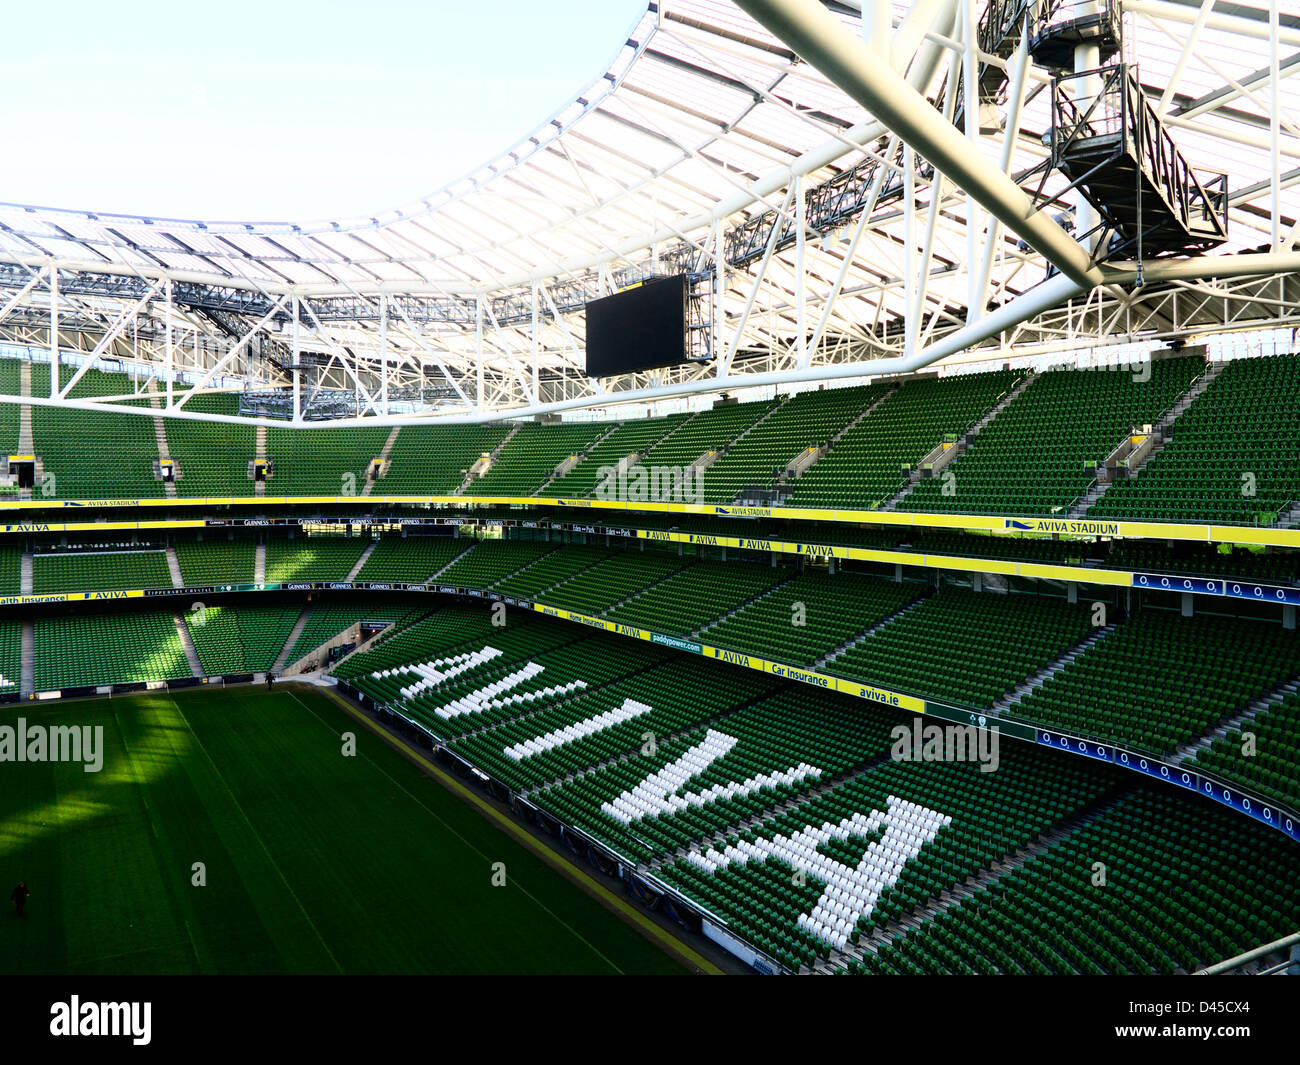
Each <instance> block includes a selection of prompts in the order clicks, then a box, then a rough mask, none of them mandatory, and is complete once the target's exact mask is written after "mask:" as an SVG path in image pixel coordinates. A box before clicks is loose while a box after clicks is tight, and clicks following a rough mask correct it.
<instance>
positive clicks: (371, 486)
mask: <svg viewBox="0 0 1300 1065" xmlns="http://www.w3.org/2000/svg"><path fill="white" fill-rule="evenodd" d="M401 430H402V427H401V426H400V425H394V426H393V430H392V432H390V433H389V434H388V439H387V440H385V441H384V446H383V447H382V448H381V449H380V451H379V454H378V456H376V457H377V458H379V459H382V460H383V463H384V469H385V471H386V470H387V469H388V456H389V455H390V454H391V453H392V450H393V445H394V444H396V443H397V434H398V433H399V432H401ZM378 483H379V482H378V481H372V480H371V479H370V478H369V477H367V478H366V483H365V487H363V488H362V489H361V494H362V495H363V496H368V495H370V493H371V492H373V491H374V490H375V485H377V484H378Z"/></svg>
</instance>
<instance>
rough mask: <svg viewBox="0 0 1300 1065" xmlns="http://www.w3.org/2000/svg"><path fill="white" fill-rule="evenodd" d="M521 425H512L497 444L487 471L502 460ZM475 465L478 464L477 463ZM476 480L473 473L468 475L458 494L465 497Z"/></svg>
mask: <svg viewBox="0 0 1300 1065" xmlns="http://www.w3.org/2000/svg"><path fill="white" fill-rule="evenodd" d="M521 424H522V423H521V422H516V423H515V424H514V425H512V426H511V427H510V432H508V433H506V435H505V436H504V437H502V438H501V443H499V444H497V446H496V447H494V448H493V449H492V453H491V454H490V455H489V456H488V464H487V470H490V469H491V468H492V467H493V466H495V465H496V461H497V459H498V458H500V456H501V452H502V451H503V450H504V449H505V446H506V445H507V444H508V443H510V441H511V440H513V439H514V438H515V433H517V432H519V426H520V425H521ZM475 465H478V464H477V463H475ZM487 470H484V471H483V472H484V473H487ZM475 480H476V478H475V476H474V474H473V473H469V474H466V476H465V479H464V480H463V481H461V482H460V487H459V488H457V489H456V494H457V495H464V494H465V493H466V492H467V491H468V490H469V486H470V485H471V484H473V483H474V481H475Z"/></svg>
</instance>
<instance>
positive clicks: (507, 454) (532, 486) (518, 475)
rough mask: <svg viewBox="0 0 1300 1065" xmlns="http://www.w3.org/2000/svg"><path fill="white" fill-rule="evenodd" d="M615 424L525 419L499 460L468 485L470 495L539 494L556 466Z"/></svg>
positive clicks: (584, 447)
mask: <svg viewBox="0 0 1300 1065" xmlns="http://www.w3.org/2000/svg"><path fill="white" fill-rule="evenodd" d="M613 428H614V423H612V422H566V423H562V424H559V425H543V424H542V423H540V422H525V423H524V424H523V425H521V426H520V427H519V431H518V432H517V433H515V435H514V436H512V437H511V438H510V440H509V441H508V442H507V443H506V445H505V447H503V448H502V449H501V453H500V454H499V455H498V456H497V458H496V461H495V462H493V463H492V465H491V466H490V467H489V468H488V471H487V473H485V474H484V475H483V476H482V477H476V478H475V479H474V480H472V481H471V482H470V484H469V487H468V488H467V489H466V493H467V494H468V495H480V496H481V495H489V496H492V495H503V496H529V495H537V494H538V492H539V491H540V490H541V488H542V486H543V485H544V484H545V483H546V481H548V480H549V479H550V477H551V475H552V474H553V473H554V472H555V468H556V467H557V466H559V465H560V464H561V463H562V462H564V461H565V460H566V459H568V458H570V457H571V456H573V455H580V454H582V453H583V452H584V451H586V450H587V449H588V448H589V447H591V445H592V444H594V443H595V442H596V440H597V439H599V438H600V437H601V436H603V435H604V434H605V433H607V432H608V431H609V430H610V429H613Z"/></svg>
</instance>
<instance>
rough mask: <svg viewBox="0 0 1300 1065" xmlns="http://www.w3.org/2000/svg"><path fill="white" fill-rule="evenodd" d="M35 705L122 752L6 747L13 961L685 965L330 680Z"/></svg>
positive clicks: (206, 966) (660, 968) (334, 966)
mask: <svg viewBox="0 0 1300 1065" xmlns="http://www.w3.org/2000/svg"><path fill="white" fill-rule="evenodd" d="M20 714H21V715H22V716H25V717H26V719H27V721H28V723H29V724H76V725H102V726H103V729H104V732H103V735H104V750H105V755H104V764H103V769H102V771H101V772H99V773H97V774H96V773H86V772H84V771H83V769H82V766H81V764H80V763H78V764H66V763H63V764H49V763H30V762H28V763H17V762H0V885H2V886H3V892H4V896H3V897H4V899H5V900H6V901H5V909H4V910H3V911H0V972H6V973H16V972H24V973H26V972H33V973H34V972H51V973H76V974H80V973H193V972H199V973H264V972H290V973H335V972H346V973H416V972H445V973H499V972H510V973H597V974H600V973H615V972H639V973H671V972H681V971H682V968H681V967H680V966H679V964H678V963H677V962H676V961H675V960H674V959H672V958H671V957H670V956H669V955H668V954H666V953H664V952H663V951H662V950H661V949H659V947H657V946H656V945H655V944H654V943H652V942H651V941H650V940H648V939H646V938H645V937H644V936H642V935H641V934H640V933H638V932H637V931H636V930H635V929H634V928H632V927H631V926H630V925H628V924H627V923H625V922H624V921H623V920H621V919H620V918H619V917H618V916H616V915H615V914H613V913H611V912H610V911H608V910H607V909H605V908H604V907H603V906H601V905H600V904H599V903H598V902H597V901H595V899H593V898H592V897H591V896H589V895H588V894H586V893H585V892H584V891H583V890H582V889H581V888H579V887H578V886H577V885H575V884H574V883H573V882H571V881H570V880H568V879H567V878H565V877H564V876H562V875H560V874H559V873H558V872H557V871H556V870H555V869H553V868H551V867H550V866H548V865H547V864H545V863H544V862H543V861H542V860H541V859H540V858H539V857H537V856H536V855H534V854H533V853H532V852H530V851H529V850H528V849H527V848H526V847H525V846H524V845H522V844H521V843H520V842H517V841H516V840H515V839H514V838H512V837H511V836H509V835H507V834H506V833H505V832H503V831H502V830H500V829H499V828H497V827H496V826H495V825H494V824H493V823H492V822H491V821H489V820H488V819H487V818H485V817H484V816H483V815H482V814H481V813H480V812H479V811H477V810H475V809H474V808H473V807H471V806H469V805H467V804H466V803H465V802H463V801H461V800H460V799H458V798H456V797H455V796H454V795H453V794H451V793H450V792H448V791H447V790H446V789H445V788H444V787H442V786H441V785H440V784H438V783H437V782H435V781H432V780H430V779H429V778H428V777H427V776H426V775H425V774H424V773H423V772H422V771H421V770H420V769H419V768H417V767H416V766H414V765H412V764H411V763H410V762H409V761H407V760H406V759H405V758H403V757H402V756H401V755H400V754H398V753H397V752H395V751H393V750H392V749H391V748H390V747H389V746H388V745H387V744H386V743H385V742H383V740H381V739H380V738H379V737H378V736H375V735H373V734H372V733H370V732H369V731H368V730H366V729H365V728H362V727H359V726H358V724H357V723H356V722H355V721H354V720H352V718H350V717H349V716H348V715H347V714H345V713H344V712H343V711H342V710H341V709H340V708H339V707H338V706H337V705H336V704H335V703H334V702H333V701H331V699H330V698H329V697H328V696H327V695H325V694H323V693H321V692H318V691H315V690H310V689H297V690H288V689H280V690H277V691H275V692H274V693H268V692H265V691H263V690H260V689H243V690H230V691H220V690H212V691H194V692H185V693H159V694H150V695H140V696H131V697H125V698H117V699H113V700H111V701H110V700H98V701H94V702H82V703H75V704H69V705H67V706H64V707H55V708H49V709H47V708H44V707H35V706H31V707H24V708H23V709H22V710H11V711H9V712H7V717H6V719H7V720H8V721H10V722H12V720H13V719H14V718H16V717H18V716H20ZM344 732H353V733H355V735H356V755H355V756H354V757H345V756H344V755H343V753H342V751H343V744H342V741H341V739H340V736H341V734H342V733H344ZM195 862H202V863H204V865H205V866H206V879H207V884H206V886H202V887H198V886H193V885H192V883H191V881H192V877H193V876H194V874H193V872H192V867H193V864H194V863H195ZM495 862H503V863H504V865H505V876H506V884H505V886H503V887H494V886H493V885H492V873H493V868H492V866H493V863H495ZM20 879H23V880H26V881H27V885H28V887H29V889H30V890H31V892H32V895H31V898H30V900H29V902H28V904H27V913H26V916H25V917H24V918H23V919H22V920H19V918H18V917H17V915H16V914H15V912H14V910H13V906H12V903H10V902H8V901H7V900H8V893H9V890H10V888H12V887H13V885H14V884H16V883H17V882H18V881H19V880H20Z"/></svg>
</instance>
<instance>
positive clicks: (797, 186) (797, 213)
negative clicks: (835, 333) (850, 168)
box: [794, 174, 812, 370]
mask: <svg viewBox="0 0 1300 1065" xmlns="http://www.w3.org/2000/svg"><path fill="white" fill-rule="evenodd" d="M794 231H795V245H794V328H795V366H797V367H798V368H799V369H800V370H803V369H807V367H808V361H809V359H810V358H811V357H812V353H811V352H810V351H809V350H808V323H807V322H806V321H805V320H804V319H805V315H806V313H807V304H808V298H807V292H806V290H807V285H808V269H807V265H806V261H805V259H806V255H807V248H808V198H807V197H806V196H805V195H804V176H803V175H802V174H798V175H796V176H795V179H794Z"/></svg>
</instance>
